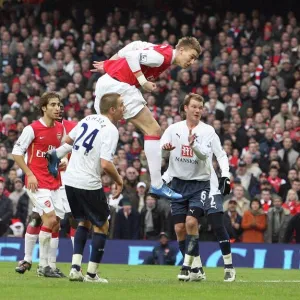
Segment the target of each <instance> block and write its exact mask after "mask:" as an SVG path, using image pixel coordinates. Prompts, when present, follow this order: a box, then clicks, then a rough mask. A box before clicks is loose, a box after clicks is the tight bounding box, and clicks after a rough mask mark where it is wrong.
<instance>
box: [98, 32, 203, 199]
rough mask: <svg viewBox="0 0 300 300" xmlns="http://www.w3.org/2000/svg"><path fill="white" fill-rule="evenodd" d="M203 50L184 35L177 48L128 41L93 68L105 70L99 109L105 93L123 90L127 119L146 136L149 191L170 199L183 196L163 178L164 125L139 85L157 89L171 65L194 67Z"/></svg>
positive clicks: (101, 79) (99, 85) (149, 89)
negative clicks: (162, 129) (162, 141)
mask: <svg viewBox="0 0 300 300" xmlns="http://www.w3.org/2000/svg"><path fill="white" fill-rule="evenodd" d="M201 52H202V49H201V46H200V44H199V42H198V41H197V39H195V38H194V37H184V38H182V39H180V40H179V41H178V44H177V45H176V47H175V49H173V48H172V47H171V46H170V45H154V44H151V43H147V42H142V41H135V42H132V43H130V44H128V45H127V46H126V47H124V48H123V49H121V50H120V51H119V52H118V53H117V54H115V55H114V56H113V57H112V58H111V59H110V60H106V61H103V62H95V63H94V67H95V69H94V70H93V71H95V72H97V71H103V70H104V71H105V72H106V74H105V75H103V76H102V77H100V78H99V79H98V81H97V84H96V90H95V94H96V99H95V109H96V111H97V113H99V102H100V99H101V98H102V96H103V94H106V93H112V92H114V93H119V94H121V96H122V97H123V99H124V105H125V107H126V112H125V114H124V118H125V119H128V120H130V122H131V123H133V124H134V125H135V126H136V127H137V128H139V129H140V130H141V131H142V132H143V134H144V137H145V143H144V149H145V154H146V156H147V160H148V165H149V172H150V176H151V187H150V190H149V192H150V193H152V194H155V195H157V196H161V197H166V198H169V199H180V198H182V196H181V195H180V194H178V193H175V192H174V191H172V190H171V189H170V188H169V187H168V186H167V185H166V184H164V182H163V180H162V177H161V160H162V156H161V149H160V137H161V128H160V126H159V125H158V123H157V122H156V120H155V119H154V117H153V116H152V113H151V112H150V110H149V109H148V107H147V106H146V101H145V99H144V98H143V96H142V93H141V92H140V91H139V89H138V88H139V87H142V88H143V90H145V91H147V92H152V91H154V90H155V89H156V84H155V83H153V82H151V81H153V80H155V79H157V78H158V77H159V75H160V74H161V73H162V72H164V71H165V70H167V69H168V68H169V67H170V66H171V65H177V66H180V67H182V68H184V69H185V68H188V67H190V66H191V65H192V64H193V63H194V61H195V60H196V59H197V58H198V56H199V55H200V54H201Z"/></svg>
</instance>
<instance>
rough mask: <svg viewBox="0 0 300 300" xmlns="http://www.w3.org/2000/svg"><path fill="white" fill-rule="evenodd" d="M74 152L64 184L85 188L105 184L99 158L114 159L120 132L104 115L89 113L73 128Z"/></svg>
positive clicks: (96, 187) (71, 133)
mask: <svg viewBox="0 0 300 300" xmlns="http://www.w3.org/2000/svg"><path fill="white" fill-rule="evenodd" d="M69 136H70V138H71V139H72V140H74V144H73V149H72V155H71V158H70V161H69V164H68V167H67V170H66V172H65V174H64V184H65V185H69V186H72V187H75V188H79V189H84V190H96V189H100V188H101V187H102V183H101V165H100V159H101V158H102V159H105V160H107V161H112V160H113V157H114V154H115V151H116V147H117V143H118V140H119V132H118V130H117V128H116V127H115V126H114V124H113V123H112V122H111V121H110V120H109V119H108V118H107V117H105V116H103V115H90V116H87V117H85V118H84V119H83V120H81V121H80V122H79V123H78V124H77V125H76V127H74V128H73V129H72V130H71V132H70V133H69Z"/></svg>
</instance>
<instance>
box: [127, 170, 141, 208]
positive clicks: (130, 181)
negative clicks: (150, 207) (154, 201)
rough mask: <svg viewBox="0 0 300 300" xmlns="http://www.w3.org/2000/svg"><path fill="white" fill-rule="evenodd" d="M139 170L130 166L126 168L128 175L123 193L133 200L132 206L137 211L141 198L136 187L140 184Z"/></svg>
mask: <svg viewBox="0 0 300 300" xmlns="http://www.w3.org/2000/svg"><path fill="white" fill-rule="evenodd" d="M138 176H139V174H138V171H137V170H136V169H135V168H133V167H129V168H127V170H126V177H125V181H124V189H123V195H124V196H126V197H127V198H128V199H129V201H130V202H131V205H132V207H133V208H134V209H135V210H136V211H137V210H138V207H139V198H138V195H137V191H136V187H137V184H138Z"/></svg>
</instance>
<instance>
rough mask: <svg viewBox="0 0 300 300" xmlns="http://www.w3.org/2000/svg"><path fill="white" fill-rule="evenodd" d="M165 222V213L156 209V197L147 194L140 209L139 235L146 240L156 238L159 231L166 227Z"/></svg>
mask: <svg viewBox="0 0 300 300" xmlns="http://www.w3.org/2000/svg"><path fill="white" fill-rule="evenodd" d="M165 222H166V217H165V214H164V212H162V211H160V210H159V209H158V206H157V199H156V198H154V197H153V196H151V195H149V194H148V195H147V197H146V203H145V206H144V208H143V209H142V211H141V223H140V224H141V225H140V237H141V238H142V239H146V240H156V239H158V238H159V233H160V232H162V231H164V230H165V228H166V224H165Z"/></svg>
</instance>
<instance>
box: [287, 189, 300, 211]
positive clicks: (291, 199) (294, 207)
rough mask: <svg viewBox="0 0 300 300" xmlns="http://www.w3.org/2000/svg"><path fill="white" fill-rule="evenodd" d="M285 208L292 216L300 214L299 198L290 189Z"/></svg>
mask: <svg viewBox="0 0 300 300" xmlns="http://www.w3.org/2000/svg"><path fill="white" fill-rule="evenodd" d="M283 207H284V208H286V209H288V210H289V211H290V213H291V215H292V216H294V215H295V214H296V213H298V212H300V203H299V197H298V194H297V193H296V191H295V190H293V189H290V190H289V191H288V193H287V196H286V200H285V203H284V204H283Z"/></svg>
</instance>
